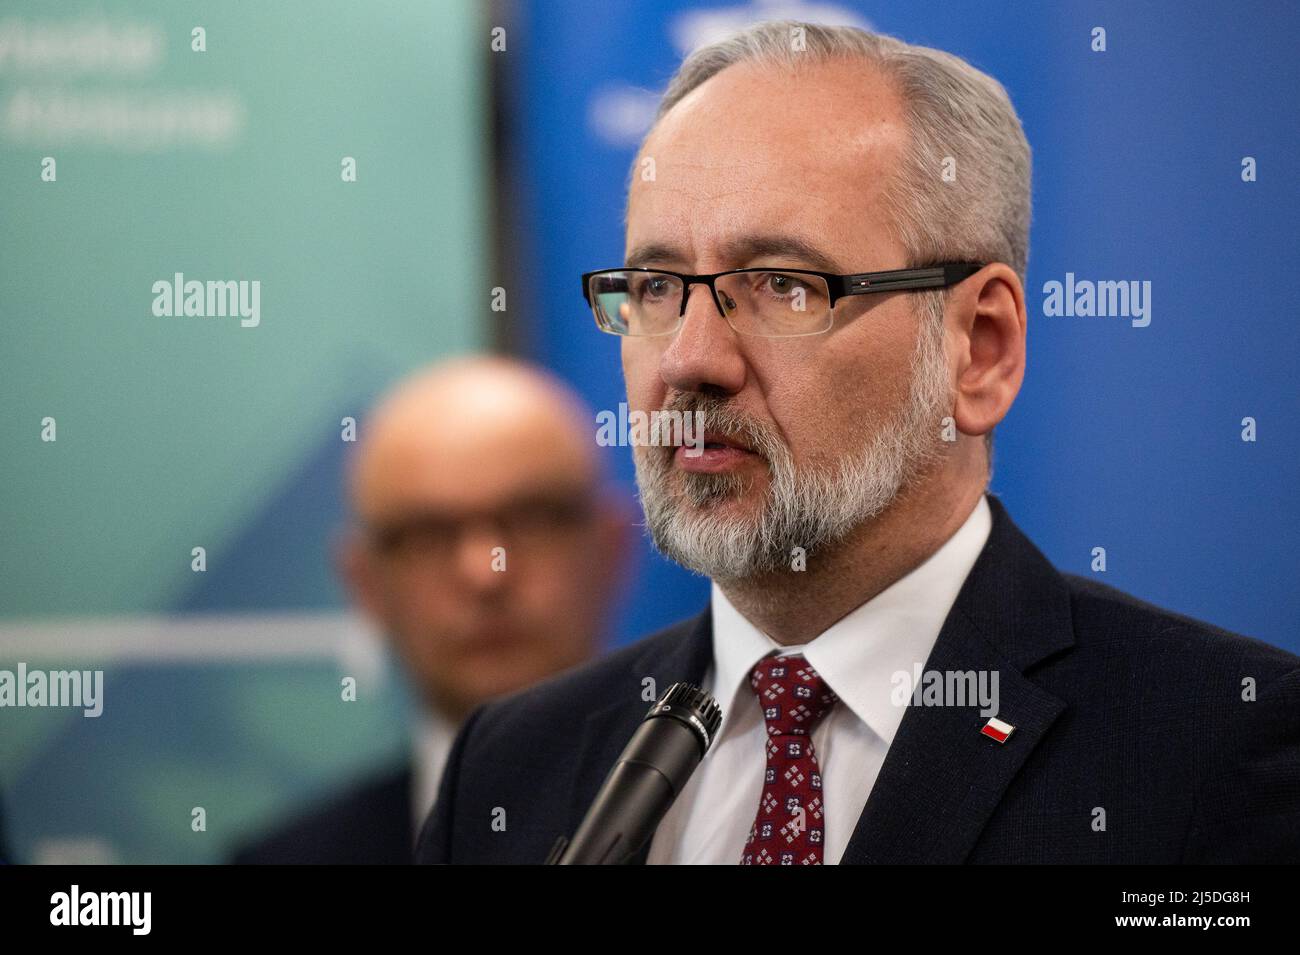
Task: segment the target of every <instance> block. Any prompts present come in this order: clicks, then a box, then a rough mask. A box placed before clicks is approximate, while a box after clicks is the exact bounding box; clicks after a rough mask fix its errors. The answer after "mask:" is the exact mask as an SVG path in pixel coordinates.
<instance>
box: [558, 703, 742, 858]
mask: <svg viewBox="0 0 1300 955" xmlns="http://www.w3.org/2000/svg"><path fill="white" fill-rule="evenodd" d="M720 725H722V708H721V707H720V706H718V701H717V700H715V699H714V698H713V697H711V696H710V695H709V694H708V693H705V692H704V691H703V690H701V689H700V688H699V687H697V686H692V685H691V684H689V683H674V684H673V685H672V686H671V687H670V688H669V689H668V692H667V693H665V694H664V695H663V697H662V698H661V699H660V700H659V702H658V703H656V704H655V705H654V706H652V707H650V712H649V713H647V714H646V717H645V720H644V722H642V723H641V725H640V726H638V727H637V730H636V732H635V733H633V734H632V739H631V740H630V741H629V742H628V744H627V746H626V747H625V748H624V749H623V754H622V755H621V756H620V757H619V758H618V762H617V763H615V764H614V768H613V769H611V770H610V771H609V775H608V776H606V777H605V782H604V784H603V785H602V786H601V787H600V792H598V793H597V794H596V799H595V801H594V802H593V803H592V804H591V808H590V809H588V810H587V815H586V816H585V817H584V818H583V820H582V825H580V826H579V827H578V831H577V832H576V833H574V836H573V841H571V842H570V841H569V840H568V839H565V838H564V837H563V836H561V837H560V839H559V841H558V842H556V843H555V847H554V848H553V849H551V854H550V856H549V857H548V858H547V860H546V864H547V865H621V864H624V863H627V862H628V861H629V860H631V859H632V857H633V856H635V855H636V854H637V852H639V851H640V850H641V847H642V846H644V845H645V844H646V841H647V840H649V838H650V837H651V836H652V835H653V834H654V831H655V829H656V828H658V826H659V822H660V820H661V819H663V817H664V813H666V812H667V811H668V807H669V806H671V805H672V804H673V800H674V799H676V798H677V795H678V793H680V792H681V791H682V787H683V786H685V785H686V780H688V779H690V778H691V773H693V772H695V767H696V766H698V765H700V760H702V759H703V758H704V754H705V753H707V752H708V751H709V747H710V746H711V745H713V738H714V736H715V735H716V734H717V732H718V727H719V726H720Z"/></svg>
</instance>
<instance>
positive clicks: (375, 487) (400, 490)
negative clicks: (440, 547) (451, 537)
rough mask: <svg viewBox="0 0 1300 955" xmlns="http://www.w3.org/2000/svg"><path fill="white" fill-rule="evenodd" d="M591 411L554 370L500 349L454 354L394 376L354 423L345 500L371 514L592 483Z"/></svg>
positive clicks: (380, 516) (383, 516)
mask: <svg viewBox="0 0 1300 955" xmlns="http://www.w3.org/2000/svg"><path fill="white" fill-rule="evenodd" d="M592 420H593V419H592V416H591V414H590V413H589V412H588V411H587V410H586V409H585V408H584V407H583V406H582V404H581V402H579V401H578V399H577V398H576V397H575V396H574V395H573V394H572V393H571V392H570V391H568V389H567V388H566V387H565V386H564V385H563V384H562V383H561V382H559V381H558V380H557V379H555V378H554V377H552V376H551V375H549V374H547V373H546V372H543V371H541V370H539V369H536V368H533V367H530V366H527V365H523V364H520V363H518V362H514V361H510V360H508V359H504V358H489V357H474V358H465V359H459V360H456V361H453V362H448V363H446V364H442V365H438V366H435V367H433V368H430V369H427V370H424V371H421V372H417V373H416V374H414V375H412V376H410V377H409V378H407V379H405V380H403V381H402V382H400V383H399V384H398V385H397V386H396V387H395V388H394V389H393V390H392V391H391V392H389V394H388V395H386V396H385V397H384V398H383V399H382V401H381V402H380V404H379V405H378V406H377V407H376V408H375V410H374V411H373V412H372V413H371V415H370V417H369V419H368V421H367V422H366V424H365V426H364V428H363V429H362V435H361V440H360V442H359V444H358V448H357V453H356V455H355V456H354V458H353V462H352V469H351V474H350V481H349V491H350V495H351V498H352V505H353V509H354V511H355V512H356V513H357V515H358V516H359V517H360V518H362V519H363V520H365V521H370V522H381V521H384V520H387V519H390V518H392V517H394V516H398V515H400V514H402V513H404V512H406V511H408V510H410V509H411V508H413V507H420V506H424V505H429V504H433V505H437V506H439V507H455V508H471V509H473V508H475V507H477V506H478V505H490V504H491V503H493V502H494V501H495V500H497V499H499V498H501V497H508V496H510V495H511V494H513V493H516V492H519V493H522V492H525V491H527V490H529V489H532V488H536V487H538V486H539V485H548V484H554V485H559V486H564V487H575V488H576V487H587V488H591V487H594V486H595V484H596V483H597V481H598V479H599V476H600V463H599V458H598V456H597V454H596V448H595V443H594V440H593V432H592V429H591V426H590V422H591V421H592Z"/></svg>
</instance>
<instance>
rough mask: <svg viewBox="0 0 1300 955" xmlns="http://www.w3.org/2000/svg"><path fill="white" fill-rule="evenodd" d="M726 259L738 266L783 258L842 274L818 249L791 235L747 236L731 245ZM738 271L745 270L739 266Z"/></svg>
mask: <svg viewBox="0 0 1300 955" xmlns="http://www.w3.org/2000/svg"><path fill="white" fill-rule="evenodd" d="M726 250H727V258H728V259H729V260H730V261H733V262H736V263H742V262H752V261H753V260H754V259H760V258H783V259H788V260H793V261H796V262H798V263H800V264H801V265H807V266H810V267H811V268H813V269H815V270H817V271H819V272H835V273H837V274H838V273H839V272H840V267H839V264H838V263H837V262H835V260H834V259H832V258H831V257H830V256H829V255H827V254H826V253H825V252H823V251H821V250H820V249H818V248H817V247H816V246H814V245H812V244H811V243H809V242H805V241H804V240H803V239H800V238H796V237H795V236H792V235H747V236H742V237H741V238H739V239H735V240H733V241H731V242H728V243H727V245H726ZM736 267H737V268H741V267H742V266H740V265H737V266H736Z"/></svg>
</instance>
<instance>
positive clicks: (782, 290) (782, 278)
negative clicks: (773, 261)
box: [762, 272, 803, 295]
mask: <svg viewBox="0 0 1300 955" xmlns="http://www.w3.org/2000/svg"><path fill="white" fill-rule="evenodd" d="M762 285H763V288H764V290H766V291H768V292H773V293H775V294H777V295H789V294H790V293H791V292H793V291H794V290H795V289H796V288H798V287H799V286H801V285H803V283H802V282H800V281H799V280H798V279H796V278H795V277H794V276H793V275H784V274H782V273H781V272H768V273H767V275H766V278H765V279H764V280H763V283H762Z"/></svg>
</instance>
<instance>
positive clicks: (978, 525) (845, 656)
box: [712, 495, 993, 744]
mask: <svg viewBox="0 0 1300 955" xmlns="http://www.w3.org/2000/svg"><path fill="white" fill-rule="evenodd" d="M992 527H993V515H992V512H991V511H990V510H989V505H988V500H987V499H986V498H985V497H984V495H980V499H979V502H978V503H977V504H976V505H975V507H974V508H973V509H972V511H971V513H970V516H969V517H967V518H966V521H965V523H964V524H962V526H961V527H960V528H958V529H957V531H956V532H955V533H954V534H953V535H952V536H951V537H950V538H948V540H947V541H946V542H945V543H944V544H943V545H942V546H941V547H940V548H939V549H938V550H936V551H935V552H934V553H933V554H931V555H930V556H929V557H928V558H927V559H926V560H925V562H924V563H922V564H921V565H920V566H919V567H917V568H915V569H914V570H912V571H911V572H910V573H908V574H907V575H906V576H904V577H902V578H900V579H899V580H897V581H895V582H894V583H893V584H891V585H890V586H889V587H887V588H885V589H884V590H882V591H881V592H880V593H879V594H877V595H876V596H874V597H872V598H871V599H870V600H868V601H867V602H866V603H864V604H862V605H861V606H860V607H858V608H857V609H856V610H853V611H852V612H850V613H849V614H847V615H846V616H844V617H843V618H841V619H840V620H838V621H836V622H835V623H834V624H832V625H831V626H830V627H829V628H828V629H827V630H825V631H824V632H823V633H821V634H819V635H818V636H817V637H816V638H814V639H813V640H811V641H809V642H808V643H807V644H804V645H803V646H798V647H794V646H790V647H783V646H781V645H780V644H779V643H777V642H776V641H775V640H773V639H772V638H771V637H769V636H768V635H767V634H765V633H763V632H762V631H761V630H759V629H758V628H757V627H755V626H754V625H753V624H752V623H750V622H749V621H748V620H747V619H745V617H744V616H743V615H742V614H741V613H740V611H739V610H737V609H736V608H735V607H734V606H733V605H732V604H731V601H729V600H728V599H727V597H726V595H725V594H723V592H722V590H721V588H719V587H718V585H717V584H716V583H715V584H714V585H713V588H712V612H713V673H714V680H713V689H714V696H715V697H716V698H717V700H718V702H719V703H722V704H723V705H724V707H725V709H724V710H723V725H722V727H721V728H720V729H719V734H721V733H722V732H723V731H725V729H726V724H727V723H728V722H729V720H728V713H729V712H730V711H731V710H732V709H733V708H734V707H735V706H737V705H738V703H739V701H743V697H741V695H740V694H741V693H742V692H743V693H745V694H748V693H749V692H750V691H749V687H748V681H749V674H750V672H751V671H752V670H753V668H754V666H755V664H757V663H758V661H759V660H761V659H762V658H763V657H765V656H767V655H768V654H769V653H771V652H772V651H773V650H777V651H780V652H781V654H782V655H785V654H790V653H802V654H803V655H804V657H805V658H806V659H807V660H808V662H809V663H811V664H812V666H813V668H814V669H815V670H816V671H817V672H818V673H819V674H821V676H822V677H823V679H825V680H826V682H827V684H829V686H830V687H831V689H832V690H834V691H835V693H836V694H837V695H838V696H839V698H840V702H841V704H842V705H845V706H848V708H849V709H850V710H852V711H853V713H854V715H856V716H857V717H858V718H859V719H860V720H862V721H863V722H864V723H866V724H867V726H868V727H870V728H871V730H872V732H874V733H875V734H876V735H877V736H879V737H880V738H881V739H883V740H884V741H885V743H886V744H888V743H892V742H893V739H894V734H895V733H896V732H897V731H898V726H899V724H900V723H902V721H903V715H904V713H905V712H906V706H900V705H896V704H895V703H894V702H893V699H892V697H893V694H894V692H895V687H896V686H897V680H896V679H895V674H897V673H899V672H902V673H906V674H907V678H908V681H909V682H908V684H907V685H909V686H910V685H911V682H910V681H911V680H912V675H913V671H914V669H915V668H917V667H923V666H924V665H925V661H926V660H927V659H928V658H929V656H930V651H931V650H932V649H933V648H934V643H935V641H936V640H937V639H938V637H939V631H940V630H941V629H942V628H943V622H944V620H945V619H946V618H947V616H948V612H949V610H951V609H952V605H953V603H954V602H955V601H956V599H957V593H958V592H959V591H960V590H961V587H962V584H963V583H965V581H966V577H967V576H968V575H969V574H970V570H971V568H972V567H973V566H974V565H975V561H976V560H977V559H978V558H979V555H980V551H981V550H983V549H984V543H985V541H987V540H988V536H989V531H990V530H991V529H992ZM724 701H726V702H724ZM728 703H729V704H730V705H727V704H728Z"/></svg>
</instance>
